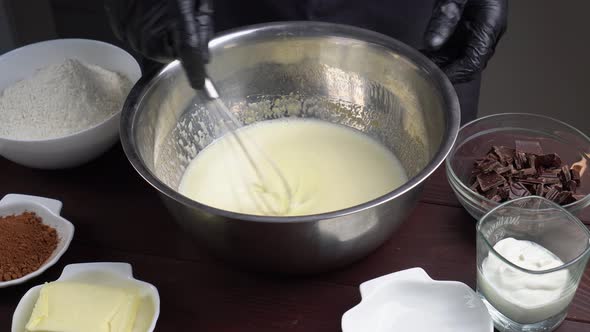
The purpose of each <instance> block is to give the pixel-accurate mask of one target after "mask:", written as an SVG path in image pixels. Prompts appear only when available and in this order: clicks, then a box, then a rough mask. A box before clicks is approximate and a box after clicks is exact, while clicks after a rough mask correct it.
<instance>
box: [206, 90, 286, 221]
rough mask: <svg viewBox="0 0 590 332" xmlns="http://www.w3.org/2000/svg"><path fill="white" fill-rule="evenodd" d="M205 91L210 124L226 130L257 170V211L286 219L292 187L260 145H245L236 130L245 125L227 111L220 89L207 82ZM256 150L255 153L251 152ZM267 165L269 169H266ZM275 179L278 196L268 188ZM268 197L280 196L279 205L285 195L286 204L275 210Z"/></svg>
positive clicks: (255, 173)
mask: <svg viewBox="0 0 590 332" xmlns="http://www.w3.org/2000/svg"><path fill="white" fill-rule="evenodd" d="M204 91H205V93H206V94H207V97H208V98H209V100H208V105H207V106H208V107H207V109H208V110H209V112H208V115H209V117H210V119H211V121H212V122H213V123H214V124H217V125H220V126H221V128H223V132H225V133H226V134H227V133H229V134H230V135H232V137H233V138H234V140H235V142H236V143H237V148H238V149H240V151H241V152H242V153H243V154H244V156H245V157H246V160H247V162H248V164H249V165H250V167H252V169H253V170H254V175H255V177H256V180H257V181H258V184H256V185H254V186H252V189H256V190H253V191H254V192H253V197H254V199H255V202H256V204H257V207H258V208H259V210H260V211H262V212H263V213H264V214H265V215H285V214H288V212H289V208H290V205H291V200H292V192H291V188H290V186H289V183H288V181H287V179H286V178H285V176H284V174H283V173H282V172H281V170H280V169H279V167H278V166H277V165H276V163H275V162H273V160H272V159H271V158H270V157H269V156H268V155H267V154H265V153H264V151H263V150H262V149H261V148H260V147H259V146H258V145H257V144H248V146H247V145H246V144H245V141H244V140H246V139H247V138H246V137H244V136H243V135H241V134H240V133H239V132H238V131H237V129H239V128H240V127H242V123H241V122H240V120H238V119H237V118H236V117H235V116H234V114H233V113H232V112H231V111H230V110H229V109H228V108H227V106H226V105H225V103H224V102H223V101H222V100H221V98H220V97H219V93H218V92H217V89H216V88H215V86H214V85H213V82H212V81H211V80H210V79H209V78H206V79H205V86H204ZM249 143H256V142H249ZM252 149H255V150H256V151H252ZM253 152H257V153H258V155H259V156H260V158H256V159H255V158H254V157H253ZM265 164H266V165H265ZM262 170H268V171H270V172H272V173H273V174H267V173H266V172H265V171H262ZM273 176H274V177H276V178H278V179H279V181H278V184H279V186H280V187H279V188H277V189H278V193H277V192H273V190H272V189H273V188H268V187H267V185H268V184H270V183H273V182H272V181H269V179H270V178H272V177H273ZM269 194H270V195H271V196H272V195H273V194H275V195H278V196H279V202H280V197H281V194H283V195H284V197H285V198H286V200H285V202H283V204H282V205H283V206H282V207H279V208H278V209H277V208H275V205H274V204H272V203H271V202H270V200H269V199H268V196H269Z"/></svg>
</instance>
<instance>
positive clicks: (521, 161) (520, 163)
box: [514, 151, 527, 170]
mask: <svg viewBox="0 0 590 332" xmlns="http://www.w3.org/2000/svg"><path fill="white" fill-rule="evenodd" d="M526 162H527V160H526V155H525V154H524V152H518V151H516V155H515V157H514V167H516V169H518V170H521V169H523V168H525V166H526Z"/></svg>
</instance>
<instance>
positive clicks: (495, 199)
mask: <svg viewBox="0 0 590 332" xmlns="http://www.w3.org/2000/svg"><path fill="white" fill-rule="evenodd" d="M490 200H492V201H494V202H498V203H500V202H502V197H501V196H500V195H494V196H492V197H490Z"/></svg>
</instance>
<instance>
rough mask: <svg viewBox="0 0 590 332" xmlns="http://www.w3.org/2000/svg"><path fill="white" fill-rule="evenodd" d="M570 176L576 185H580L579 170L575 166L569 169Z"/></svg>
mask: <svg viewBox="0 0 590 332" xmlns="http://www.w3.org/2000/svg"><path fill="white" fill-rule="evenodd" d="M570 176H571V178H572V180H574V181H576V182H577V183H578V185H580V171H578V170H577V169H576V168H575V167H572V168H571V169H570Z"/></svg>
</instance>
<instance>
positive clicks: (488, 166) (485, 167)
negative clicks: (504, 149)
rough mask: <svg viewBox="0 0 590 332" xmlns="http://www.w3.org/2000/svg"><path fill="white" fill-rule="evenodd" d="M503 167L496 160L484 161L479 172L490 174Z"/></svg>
mask: <svg viewBox="0 0 590 332" xmlns="http://www.w3.org/2000/svg"><path fill="white" fill-rule="evenodd" d="M501 166H502V165H501V164H500V163H499V162H498V161H496V160H487V161H484V162H483V163H481V164H480V165H479V170H480V171H482V172H484V173H489V172H491V171H493V170H494V169H495V168H497V167H501Z"/></svg>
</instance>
